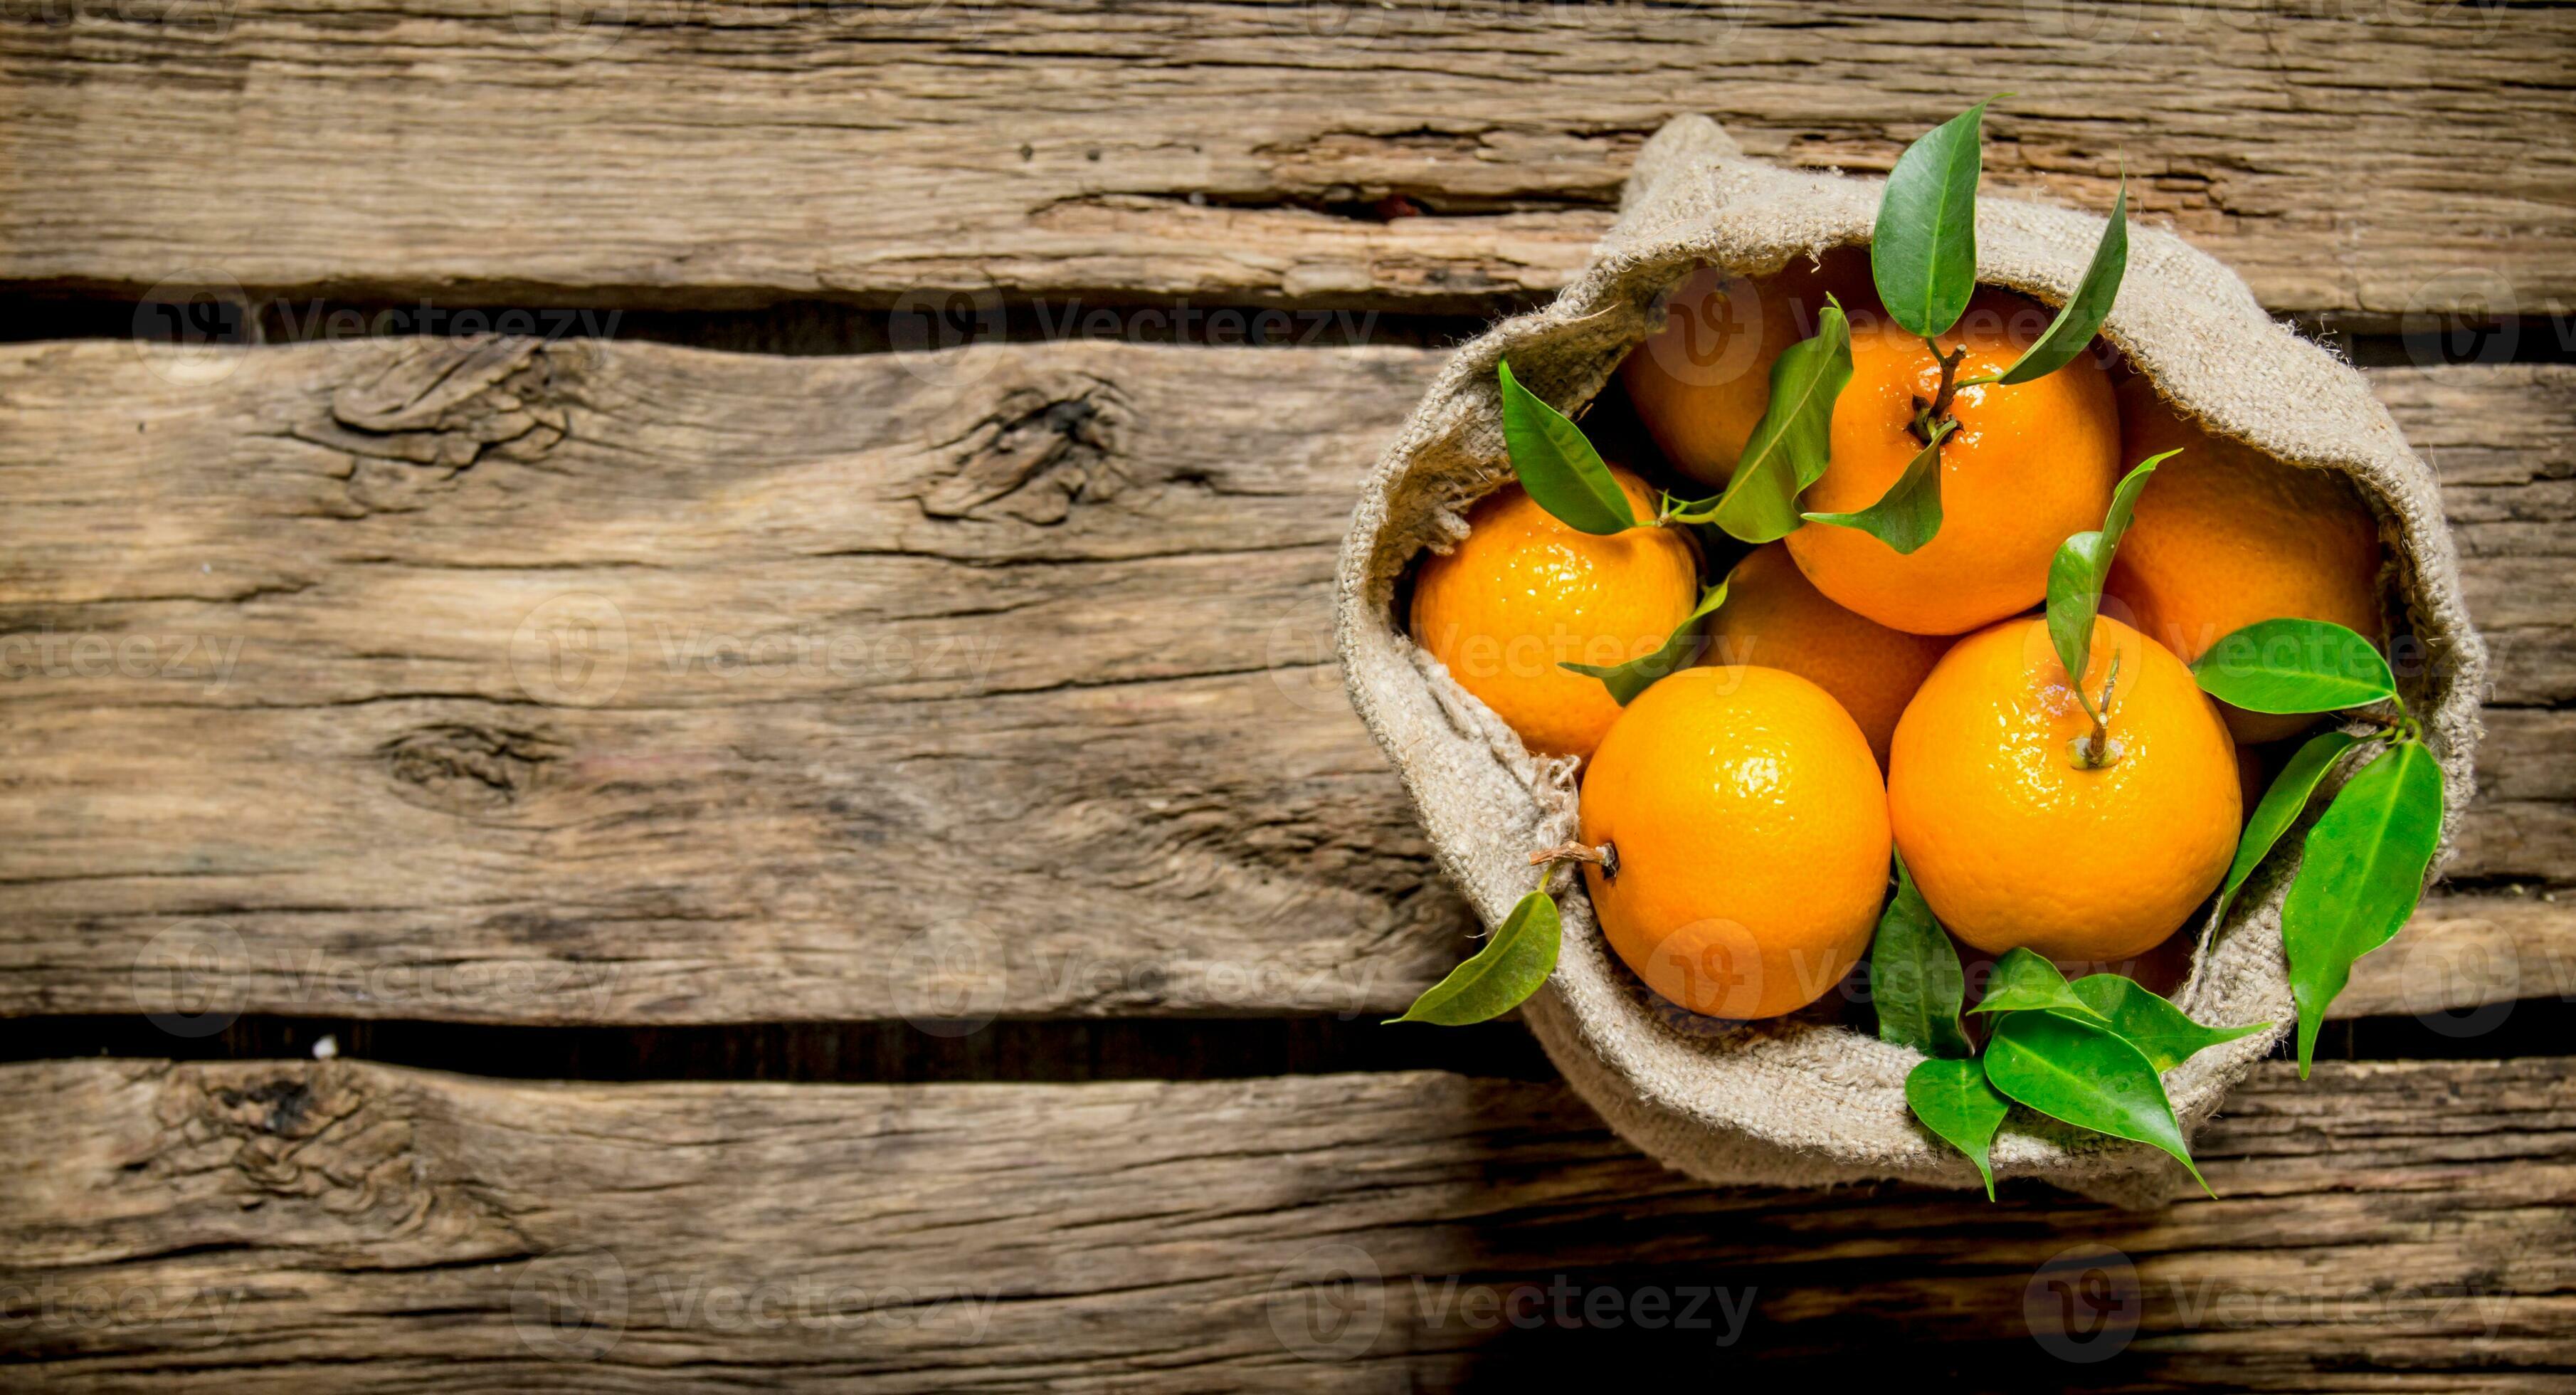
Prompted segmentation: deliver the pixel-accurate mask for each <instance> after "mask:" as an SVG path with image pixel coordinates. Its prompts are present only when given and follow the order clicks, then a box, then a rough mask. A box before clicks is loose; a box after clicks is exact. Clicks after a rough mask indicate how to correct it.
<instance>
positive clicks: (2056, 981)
mask: <svg viewBox="0 0 2576 1395" xmlns="http://www.w3.org/2000/svg"><path fill="white" fill-rule="evenodd" d="M1969 1011H1971V1012H2045V1011H2054V1012H2071V1013H2073V1014H2075V1015H2076V1016H2078V1017H2093V1016H2095V1015H2096V1014H2095V1013H2094V1011H2093V1008H2092V1006H2091V1005H2090V1004H2088V1003H2086V1002H2085V1001H2084V1000H2083V999H2082V998H2079V997H2076V996H2075V990H2074V989H2073V988H2071V987H2069V986H2067V982H2066V975H2064V974H2061V973H2059V972H2058V971H2057V966H2056V965H2055V964H2051V963H2049V962H2048V960H2047V959H2046V958H2044V957H2042V956H2041V955H2040V954H2039V953H2038V952H2037V951H2034V950H2028V949H2014V950H2008V951H2006V952H2005V954H2004V957H2003V958H2001V959H1998V960H1996V961H1995V973H1994V977H1992V978H1989V979H1987V980H1986V996H1985V997H1983V998H1980V999H1978V1000H1977V1005H1976V1006H1975V1007H1973V1008H1971V1009H1969Z"/></svg>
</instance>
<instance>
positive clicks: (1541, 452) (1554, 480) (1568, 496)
mask: <svg viewBox="0 0 2576 1395" xmlns="http://www.w3.org/2000/svg"><path fill="white" fill-rule="evenodd" d="M1495 373H1496V375H1497V376H1498V377H1500V378H1501V379H1502V384H1503V444H1504V445H1505V446H1506V447H1508V448H1509V449H1510V451H1511V454H1512V472H1513V473H1514V474H1517V475H1519V476H1520V480H1521V488H1523V489H1525V490H1528V491H1529V496H1530V498H1531V499H1533V500H1536V501H1537V503H1538V506H1539V507H1540V508H1543V509H1545V510H1547V511H1548V512H1549V513H1551V514H1553V515H1555V516H1556V519H1557V521H1558V522H1560V523H1563V524H1564V525H1565V526H1566V527H1568V528H1573V529H1576V530H1578V531H1580V532H1585V533H1598V534H1609V533H1619V532H1625V531H1626V530H1628V529H1630V528H1634V527H1636V526H1637V512H1636V510H1635V509H1633V508H1631V507H1630V506H1629V503H1628V493H1627V491H1626V490H1623V489H1621V488H1620V487H1619V481H1618V480H1616V479H1614V478H1612V477H1611V474H1610V467H1609V465H1608V464H1607V463H1605V462H1604V461H1603V460H1602V459H1601V453H1600V452H1599V451H1596V450H1594V449H1593V448H1592V442H1591V441H1590V440H1588V439H1586V438H1585V437H1584V434H1583V428H1581V427H1579V426H1576V425H1575V424H1574V423H1573V422H1572V421H1570V420H1568V419H1567V417H1566V415H1565V414H1564V413H1563V412H1560V411H1558V410H1557V409H1555V408H1554V407H1551V406H1549V405H1547V404H1546V403H1544V402H1541V401H1540V400H1539V399H1538V395H1537V394H1535V393H1533V392H1531V391H1530V390H1529V389H1528V388H1525V387H1522V386H1521V385H1520V380H1518V379H1516V378H1514V377H1513V376H1512V366H1511V365H1510V364H1509V363H1499V364H1496V365H1495Z"/></svg>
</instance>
